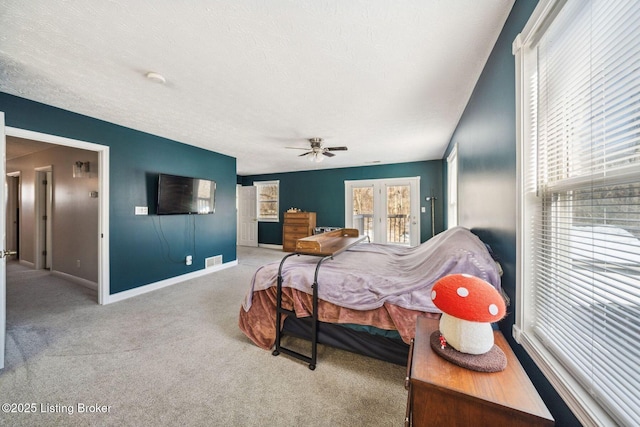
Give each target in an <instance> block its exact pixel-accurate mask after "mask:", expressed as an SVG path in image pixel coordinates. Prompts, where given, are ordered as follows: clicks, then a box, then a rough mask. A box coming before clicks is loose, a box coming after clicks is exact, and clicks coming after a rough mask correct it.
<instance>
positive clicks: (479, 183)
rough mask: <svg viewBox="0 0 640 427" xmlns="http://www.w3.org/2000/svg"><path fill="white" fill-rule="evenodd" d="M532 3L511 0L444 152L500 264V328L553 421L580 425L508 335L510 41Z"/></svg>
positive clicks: (512, 197) (511, 274)
mask: <svg viewBox="0 0 640 427" xmlns="http://www.w3.org/2000/svg"><path fill="white" fill-rule="evenodd" d="M536 5H537V1H534V0H517V1H516V3H515V5H514V6H513V9H512V11H511V14H510V16H509V18H508V20H507V22H506V24H505V26H504V28H503V30H502V33H501V34H500V37H499V39H498V41H497V42H496V45H495V46H494V49H493V51H492V53H491V56H490V57H489V60H488V61H487V64H486V65H485V68H484V71H483V73H482V75H481V76H480V79H479V80H478V83H477V85H476V87H475V89H474V92H473V94H472V96H471V99H470V100H469V103H468V104H467V106H466V109H465V112H464V114H463V115H462V118H461V119H460V122H459V123H458V126H457V129H456V131H455V132H454V134H453V137H452V139H451V142H450V144H449V148H448V149H447V152H446V155H448V154H449V152H450V151H451V149H452V148H453V145H454V144H456V143H457V144H458V162H459V165H458V166H459V173H458V204H459V221H460V225H463V226H465V227H468V228H471V229H472V230H473V231H474V232H475V233H476V234H478V235H479V236H480V237H481V238H482V240H483V241H485V242H486V243H488V244H489V245H490V246H491V247H492V248H493V250H494V252H495V253H496V254H497V255H498V257H499V258H500V262H501V264H502V267H503V269H504V275H503V277H502V284H503V287H504V288H505V291H506V292H507V294H508V295H509V296H510V297H511V301H512V305H511V306H510V307H509V310H508V311H509V313H510V314H509V315H508V316H507V318H506V319H505V320H503V321H502V322H501V324H500V328H501V329H502V332H503V333H504V335H505V337H507V339H508V340H509V343H510V344H511V346H512V347H513V349H514V351H515V353H516V354H517V356H518V358H519V359H520V362H521V363H522V365H523V366H524V368H525V370H526V371H527V373H528V374H529V377H530V378H531V380H532V381H533V383H534V385H535V386H536V388H537V389H538V391H539V392H540V394H541V396H542V398H543V399H544V401H545V403H546V404H547V407H548V408H549V410H550V411H551V413H552V415H553V416H554V418H555V419H556V425H557V426H579V425H580V423H579V422H578V421H577V419H576V418H575V417H574V416H573V414H572V413H571V411H570V410H569V408H568V407H567V406H566V405H565V404H564V402H563V401H562V399H561V398H560V397H559V395H558V394H557V393H556V392H555V390H554V389H553V387H552V386H551V384H550V383H549V382H548V381H547V380H546V378H545V377H544V376H543V375H542V373H541V372H540V371H539V369H538V368H537V367H536V365H535V364H534V363H533V361H532V360H531V358H530V357H529V356H528V355H527V354H526V352H525V351H524V350H523V349H522V347H520V346H519V345H518V344H517V343H516V342H515V341H514V340H513V338H512V336H511V327H512V325H513V324H514V323H515V306H514V305H513V304H514V303H513V302H514V301H515V283H516V278H515V269H516V258H515V257H516V214H517V212H516V114H515V113H516V112H515V58H514V56H513V55H512V53H511V45H512V42H513V40H514V39H515V37H516V35H517V34H518V33H520V32H521V31H522V29H523V28H524V25H525V24H526V22H527V20H528V19H529V16H531V13H532V12H533V10H534V9H535V7H536ZM445 158H446V156H445ZM444 172H445V174H446V165H445V171H444ZM445 181H446V179H445Z"/></svg>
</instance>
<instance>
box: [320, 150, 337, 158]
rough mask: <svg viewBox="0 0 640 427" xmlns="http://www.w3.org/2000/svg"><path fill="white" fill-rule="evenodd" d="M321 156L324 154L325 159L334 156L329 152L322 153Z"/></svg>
mask: <svg viewBox="0 0 640 427" xmlns="http://www.w3.org/2000/svg"><path fill="white" fill-rule="evenodd" d="M322 154H324V155H325V156H327V157H333V156H335V154H333V153H330V152H328V151H323V152H322Z"/></svg>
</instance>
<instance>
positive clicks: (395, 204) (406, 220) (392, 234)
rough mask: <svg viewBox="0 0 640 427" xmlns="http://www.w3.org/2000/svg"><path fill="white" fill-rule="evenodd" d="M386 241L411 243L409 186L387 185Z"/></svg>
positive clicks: (402, 243) (403, 243)
mask: <svg viewBox="0 0 640 427" xmlns="http://www.w3.org/2000/svg"><path fill="white" fill-rule="evenodd" d="M386 224H387V227H386V234H387V243H396V244H401V245H409V244H410V243H411V235H410V231H411V230H410V227H411V187H410V186H409V185H408V184H407V185H388V186H387V220H386Z"/></svg>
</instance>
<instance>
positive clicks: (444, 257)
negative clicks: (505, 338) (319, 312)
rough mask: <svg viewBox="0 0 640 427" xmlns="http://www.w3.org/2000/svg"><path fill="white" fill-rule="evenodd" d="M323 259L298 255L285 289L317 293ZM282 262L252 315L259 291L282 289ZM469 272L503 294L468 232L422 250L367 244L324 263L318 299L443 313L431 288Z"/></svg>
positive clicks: (267, 276) (445, 235)
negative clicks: (279, 285)
mask: <svg viewBox="0 0 640 427" xmlns="http://www.w3.org/2000/svg"><path fill="white" fill-rule="evenodd" d="M318 260H319V258H318V257H313V256H304V255H301V256H292V257H290V258H288V259H287V261H285V263H284V267H283V274H282V277H283V286H284V287H290V288H293V289H297V290H299V291H302V292H305V293H308V294H311V293H312V290H311V285H312V284H313V276H314V273H315V266H316V264H317V262H318ZM279 265H280V262H275V263H270V264H266V265H264V266H262V267H260V268H259V269H258V270H257V271H256V273H255V275H254V277H253V280H252V283H251V289H250V290H249V292H248V293H247V295H246V297H245V299H244V301H243V304H242V306H243V308H244V310H245V311H249V309H250V307H251V303H252V296H253V294H254V292H256V291H260V290H264V289H267V288H269V287H271V286H276V283H277V276H278V267H279ZM454 273H467V274H471V275H474V276H477V277H480V278H482V279H484V280H486V281H487V282H489V283H491V284H492V285H493V286H494V287H495V288H496V289H497V290H498V291H499V290H500V275H499V272H498V268H497V265H496V263H495V261H494V260H493V259H492V258H491V255H490V254H489V252H488V251H487V248H486V247H485V245H484V243H482V242H481V241H480V239H479V238H478V237H477V236H475V235H474V234H473V233H471V232H470V231H469V230H467V229H466V228H463V227H456V228H452V229H450V230H447V231H444V232H442V233H440V234H438V235H436V236H435V237H433V238H432V239H430V240H428V241H427V242H425V243H423V244H421V245H420V246H417V247H414V248H408V247H403V246H395V245H380V244H373V243H361V244H358V245H356V246H353V247H352V248H350V249H349V250H347V251H345V252H343V253H341V254H340V255H338V256H336V257H335V258H333V259H329V260H326V261H324V262H323V263H322V265H321V267H320V270H319V274H318V297H319V298H320V299H321V300H325V301H328V302H330V303H332V304H335V305H338V306H341V307H346V308H350V309H353V310H372V309H376V308H379V307H381V306H383V305H384V304H392V305H396V306H398V307H402V308H405V309H408V310H417V311H422V312H427V313H440V310H439V309H438V308H436V307H435V305H434V304H433V302H432V301H431V288H432V286H433V284H434V283H435V282H436V281H437V280H438V279H439V278H441V277H443V276H445V275H447V274H454Z"/></svg>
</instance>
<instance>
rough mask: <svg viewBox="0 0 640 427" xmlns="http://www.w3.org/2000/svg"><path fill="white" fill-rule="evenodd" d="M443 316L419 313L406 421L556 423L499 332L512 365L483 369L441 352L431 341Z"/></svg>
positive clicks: (430, 423)
mask: <svg viewBox="0 0 640 427" xmlns="http://www.w3.org/2000/svg"><path fill="white" fill-rule="evenodd" d="M437 329H438V321H437V320H433V319H427V318H423V317H419V318H418V322H417V326H416V337H415V339H414V341H413V343H412V351H411V352H410V353H409V364H408V367H407V380H406V384H405V386H406V387H407V388H408V390H409V396H408V399H407V418H406V420H405V425H406V426H409V425H411V426H416V427H419V426H447V427H454V426H461V427H462V426H464V427H467V426H479V427H480V426H491V427H499V426H509V427H514V426H553V425H554V420H553V418H552V417H551V414H550V413H549V410H548V409H547V407H546V406H545V404H544V402H543V401H542V399H541V398H540V396H539V395H538V392H537V391H536V389H535V388H534V387H533V384H532V383H531V380H529V377H528V376H527V374H526V373H525V371H524V369H523V368H522V366H521V365H520V362H519V361H518V359H517V358H516V356H515V354H514V353H513V351H512V350H511V347H510V346H509V344H508V343H507V341H506V340H505V338H504V336H503V335H502V333H501V332H500V331H494V339H495V343H496V345H498V347H500V348H501V349H502V351H504V353H505V355H506V356H507V368H506V369H505V370H504V371H501V372H494V373H483V372H476V371H472V370H469V369H466V368H462V367H460V366H458V365H455V364H453V363H451V362H448V361H446V360H445V359H443V358H442V357H440V356H439V355H437V354H436V353H435V352H434V351H433V350H432V349H431V346H430V344H429V337H430V335H431V332H433V331H435V330H437Z"/></svg>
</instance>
